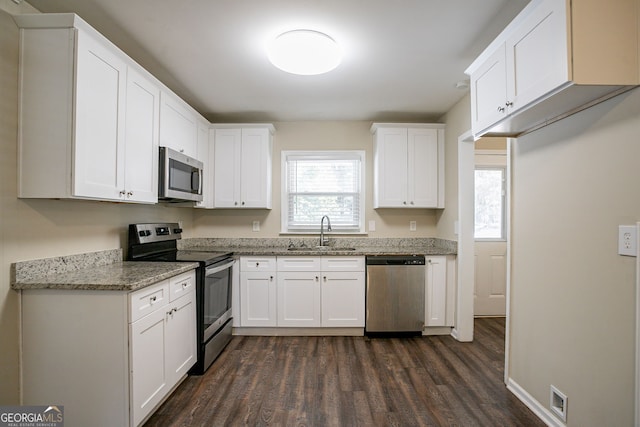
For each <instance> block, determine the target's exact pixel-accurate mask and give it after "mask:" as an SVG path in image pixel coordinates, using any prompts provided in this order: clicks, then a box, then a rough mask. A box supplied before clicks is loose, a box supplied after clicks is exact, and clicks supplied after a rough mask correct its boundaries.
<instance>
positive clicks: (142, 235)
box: [138, 230, 146, 237]
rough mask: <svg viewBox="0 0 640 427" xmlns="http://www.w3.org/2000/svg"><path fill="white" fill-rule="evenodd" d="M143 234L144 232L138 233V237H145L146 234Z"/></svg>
mask: <svg viewBox="0 0 640 427" xmlns="http://www.w3.org/2000/svg"><path fill="white" fill-rule="evenodd" d="M144 232H145V230H140V231H138V236H140V237H144V236H146V234H144Z"/></svg>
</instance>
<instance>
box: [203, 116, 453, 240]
mask: <svg viewBox="0 0 640 427" xmlns="http://www.w3.org/2000/svg"><path fill="white" fill-rule="evenodd" d="M274 125H275V128H276V132H275V135H274V141H273V142H274V143H273V209H272V210H270V211H266V210H246V211H245V210H242V211H238V210H196V211H195V213H194V224H195V226H196V232H197V233H198V235H200V236H202V237H278V235H279V233H280V211H281V209H280V201H281V198H280V191H281V180H280V175H281V171H280V169H281V152H282V151H283V150H364V151H365V152H366V182H365V187H366V196H365V197H366V208H365V227H366V229H367V230H368V229H369V221H371V220H373V221H375V223H376V231H375V232H370V233H368V236H369V237H434V236H435V235H436V222H437V214H438V212H439V211H437V210H433V209H416V210H406V209H400V210H398V209H377V210H374V209H373V208H372V203H373V138H372V135H371V132H370V128H371V122H346V121H345V122H340V121H337V122H278V123H274ZM446 132H448V130H447V131H445V134H446ZM447 154H448V153H447ZM447 166H448V165H447ZM448 178H449V177H447V179H448ZM452 198H453V197H452ZM448 200H449V194H448V193H447V197H446V200H445V204H446V202H447V201H448ZM253 221H260V224H261V228H260V231H259V232H253V231H252V222H253ZM409 221H416V223H417V230H416V231H415V232H413V231H409Z"/></svg>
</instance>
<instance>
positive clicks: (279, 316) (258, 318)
mask: <svg viewBox="0 0 640 427" xmlns="http://www.w3.org/2000/svg"><path fill="white" fill-rule="evenodd" d="M240 266H241V267H240V312H241V322H240V325H238V326H242V327H254V326H272V327H275V326H277V327H300V328H304V327H309V328H315V327H336V328H340V327H359V328H362V327H364V318H365V316H364V309H365V263H364V257H342V256H335V257H333V256H325V257H308V256H282V257H280V256H279V257H262V258H260V257H241V258H240Z"/></svg>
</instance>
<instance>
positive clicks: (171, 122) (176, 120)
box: [160, 92, 198, 157]
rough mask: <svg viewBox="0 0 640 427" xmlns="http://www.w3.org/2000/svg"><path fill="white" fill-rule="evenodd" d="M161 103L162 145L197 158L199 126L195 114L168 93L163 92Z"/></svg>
mask: <svg viewBox="0 0 640 427" xmlns="http://www.w3.org/2000/svg"><path fill="white" fill-rule="evenodd" d="M160 101H161V103H160V145H161V146H163V147H169V148H172V149H174V150H176V151H178V152H180V153H183V154H185V155H187V156H190V157H196V156H197V154H198V153H197V140H198V124H197V118H196V115H195V113H194V112H192V111H191V110H190V109H189V108H188V107H187V106H186V105H185V104H184V103H183V102H182V101H181V100H179V99H176V98H175V97H174V96H172V95H171V94H170V93H168V92H162V94H161V96H160Z"/></svg>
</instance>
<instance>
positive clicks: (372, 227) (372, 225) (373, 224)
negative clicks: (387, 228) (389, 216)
mask: <svg viewBox="0 0 640 427" xmlns="http://www.w3.org/2000/svg"><path fill="white" fill-rule="evenodd" d="M369 231H376V222H375V221H374V220H370V221H369Z"/></svg>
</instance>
